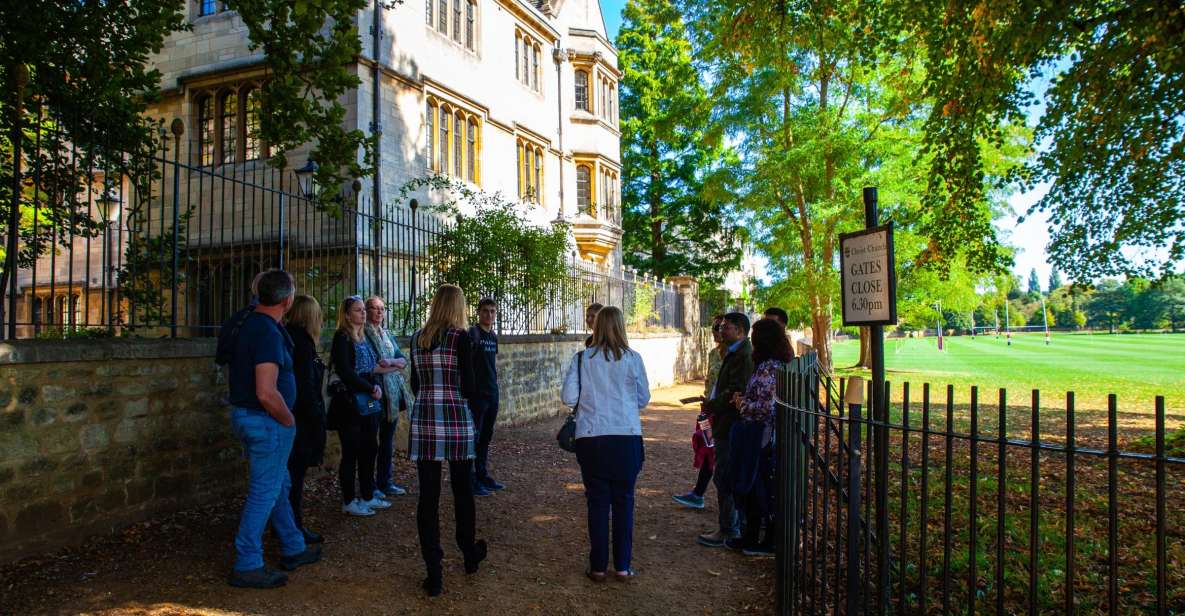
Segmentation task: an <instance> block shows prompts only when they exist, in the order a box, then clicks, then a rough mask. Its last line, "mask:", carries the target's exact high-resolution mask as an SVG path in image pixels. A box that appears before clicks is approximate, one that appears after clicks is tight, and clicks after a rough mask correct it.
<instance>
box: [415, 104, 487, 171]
mask: <svg viewBox="0 0 1185 616" xmlns="http://www.w3.org/2000/svg"><path fill="white" fill-rule="evenodd" d="M424 116H425V117H424V125H425V133H426V134H427V135H428V137H427V139H426V141H427V143H426V144H425V149H426V150H427V153H428V155H429V157H430V158H428V159H427V163H428V164H427V168H428V170H429V171H431V172H432V173H435V174H438V175H443V176H448V177H452V178H455V179H458V180H462V181H467V182H469V183H471V184H473V185H475V186H479V187H480V186H481V152H482V119H481V116H480V115H479V114H478V113H476V112H473V111H470V110H468V109H466V108H465V107H463V106H461V105H458V104H456V103H455V102H452V101H449V100H445V99H443V98H440V97H438V96H436V95H434V94H428V95H427V96H426V97H425V102H424ZM446 119H447V122H446ZM458 126H459V127H460V128H461V129H462V131H463V134H462V133H458V132H457V128H458ZM442 144H443V145H442ZM458 146H459V147H458ZM458 161H459V162H460V163H461V165H460V167H459V168H458V167H457V163H458Z"/></svg>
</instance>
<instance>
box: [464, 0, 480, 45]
mask: <svg viewBox="0 0 1185 616" xmlns="http://www.w3.org/2000/svg"><path fill="white" fill-rule="evenodd" d="M476 19H477V0H468V2H466V3H465V47H467V48H469V49H473V33H474V30H475V26H476V25H477V24H476V22H475V20H476Z"/></svg>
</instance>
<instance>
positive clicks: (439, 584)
mask: <svg viewBox="0 0 1185 616" xmlns="http://www.w3.org/2000/svg"><path fill="white" fill-rule="evenodd" d="M420 586H422V587H423V588H424V592H426V593H428V596H429V597H439V596H440V595H441V593H443V592H444V580H443V579H441V578H440V577H439V576H432V575H429V576H428V577H426V578H424V581H423V583H421V584H420Z"/></svg>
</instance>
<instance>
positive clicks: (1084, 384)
mask: <svg viewBox="0 0 1185 616" xmlns="http://www.w3.org/2000/svg"><path fill="white" fill-rule="evenodd" d="M943 346H944V347H945V348H944V350H942V351H939V350H938V348H937V339H936V338H933V337H930V338H889V339H887V340H886V342H885V367H886V371H887V378H888V379H889V380H890V381H892V382H893V383H900V382H902V381H909V382H910V383H911V384H912V385H911V387H914V388H916V389H915V391H918V390H919V389H920V387H921V384H922V383H925V382H929V383H930V384H931V386H932V387H937V386H943V387H945V385H946V384H948V383H950V384H954V385H956V390H959V391H960V394H959V397H960V398H962V397H964V396H965V395H966V390H967V389H969V386H971V385H979V386H980V396H981V399H986V400H994V399H995V397H996V390H997V389H998V388H1001V387H1003V388H1006V389H1007V390H1008V392H1009V399H1010V401H1012V402H1011V403H1013V404H1015V403H1023V401H1025V400H1027V399H1028V397H1029V392H1030V391H1031V390H1032V389H1040V390H1041V395H1042V402H1043V406H1047V405H1048V406H1054V405H1057V404H1058V402H1057V401H1059V400H1062V401H1064V399H1065V392H1066V391H1068V390H1069V391H1073V392H1074V395H1075V401H1076V406H1077V407H1078V408H1080V409H1083V410H1086V409H1092V408H1093V409H1103V408H1106V404H1107V394H1109V393H1115V394H1117V395H1118V397H1119V408H1120V410H1122V411H1125V412H1148V413H1152V411H1153V408H1154V407H1153V404H1154V399H1155V397H1156V396H1157V395H1163V396H1165V403H1166V406H1167V408H1168V411H1169V413H1170V414H1185V335H1182V334H1176V335H1173V334H1117V335H1111V334H1067V333H1056V332H1055V333H1054V334H1053V336H1052V343H1051V344H1050V345H1049V346H1046V345H1045V338H1044V336H1043V335H1041V334H1020V335H1013V337H1012V346H1008V345H1007V344H1006V343H1005V339H1004V338H1003V337H1000V338H996V337H995V336H992V335H987V336H976V337H974V338H972V337H970V336H950V337H946V338H944V339H943ZM859 352H860V343H859V342H858V341H855V340H846V341H841V342H838V343H836V344H835V347H834V353H835V360H834V365H835V367H836V368H837V371H838V372H839V373H840V374H851V373H852V372H851V371H847V370H844V368H845V367H847V366H851V365H853V364H855V363H856V360H857V357H858V355H859ZM897 389H898V387H897V386H896V385H894V390H897ZM916 396H917V395H916V394H915V399H916Z"/></svg>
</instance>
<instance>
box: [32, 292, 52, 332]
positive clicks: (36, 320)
mask: <svg viewBox="0 0 1185 616" xmlns="http://www.w3.org/2000/svg"><path fill="white" fill-rule="evenodd" d="M29 310H30V315H29V320H30V321H32V322H33V325H41V298H40V297H37V296H33V306H32V307H31V308H30V309H29ZM49 322H50V323H53V319H52V318H51V319H50V320H49Z"/></svg>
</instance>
